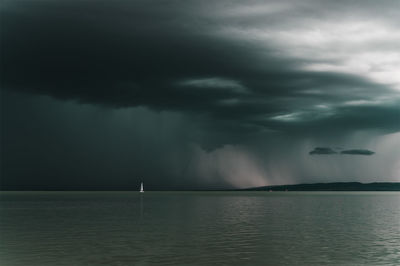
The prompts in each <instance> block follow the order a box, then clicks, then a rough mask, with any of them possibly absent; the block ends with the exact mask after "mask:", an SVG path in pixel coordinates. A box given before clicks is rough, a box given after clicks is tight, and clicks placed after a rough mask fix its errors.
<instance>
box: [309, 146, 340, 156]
mask: <svg viewBox="0 0 400 266" xmlns="http://www.w3.org/2000/svg"><path fill="white" fill-rule="evenodd" d="M309 154H310V155H314V154H337V152H336V151H334V150H332V149H331V148H328V147H316V148H315V149H314V150H312V151H310V152H309Z"/></svg>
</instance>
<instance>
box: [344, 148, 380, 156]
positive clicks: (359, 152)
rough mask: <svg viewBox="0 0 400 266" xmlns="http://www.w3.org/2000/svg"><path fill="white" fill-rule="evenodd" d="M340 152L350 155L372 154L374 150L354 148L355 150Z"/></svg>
mask: <svg viewBox="0 0 400 266" xmlns="http://www.w3.org/2000/svg"><path fill="white" fill-rule="evenodd" d="M340 153H341V154H350V155H372V154H374V153H375V152H373V151H370V150H362V149H355V150H344V151H341V152H340Z"/></svg>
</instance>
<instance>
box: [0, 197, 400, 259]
mask: <svg viewBox="0 0 400 266" xmlns="http://www.w3.org/2000/svg"><path fill="white" fill-rule="evenodd" d="M399 203H400V193H396V192H376V193H375V192H374V193H369V192H359V193H351V192H331V193H329V192H321V193H318V192H282V193H279V192H273V193H268V192H146V193H138V192H2V193H1V194H0V265H5V266H8V265H10V266H11V265H40V266H42V265H44V266H45V265H152V264H163V265H399V264H400V204H399Z"/></svg>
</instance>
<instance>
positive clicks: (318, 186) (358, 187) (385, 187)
mask: <svg viewBox="0 0 400 266" xmlns="http://www.w3.org/2000/svg"><path fill="white" fill-rule="evenodd" d="M242 190H245V191H270V190H271V191H400V183H399V182H374V183H367V184H365V183H360V182H335V183H314V184H298V185H278V186H265V187H254V188H247V189H242Z"/></svg>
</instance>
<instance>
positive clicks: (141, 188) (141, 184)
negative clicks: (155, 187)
mask: <svg viewBox="0 0 400 266" xmlns="http://www.w3.org/2000/svg"><path fill="white" fill-rule="evenodd" d="M140 192H144V190H143V182H142V183H140Z"/></svg>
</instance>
